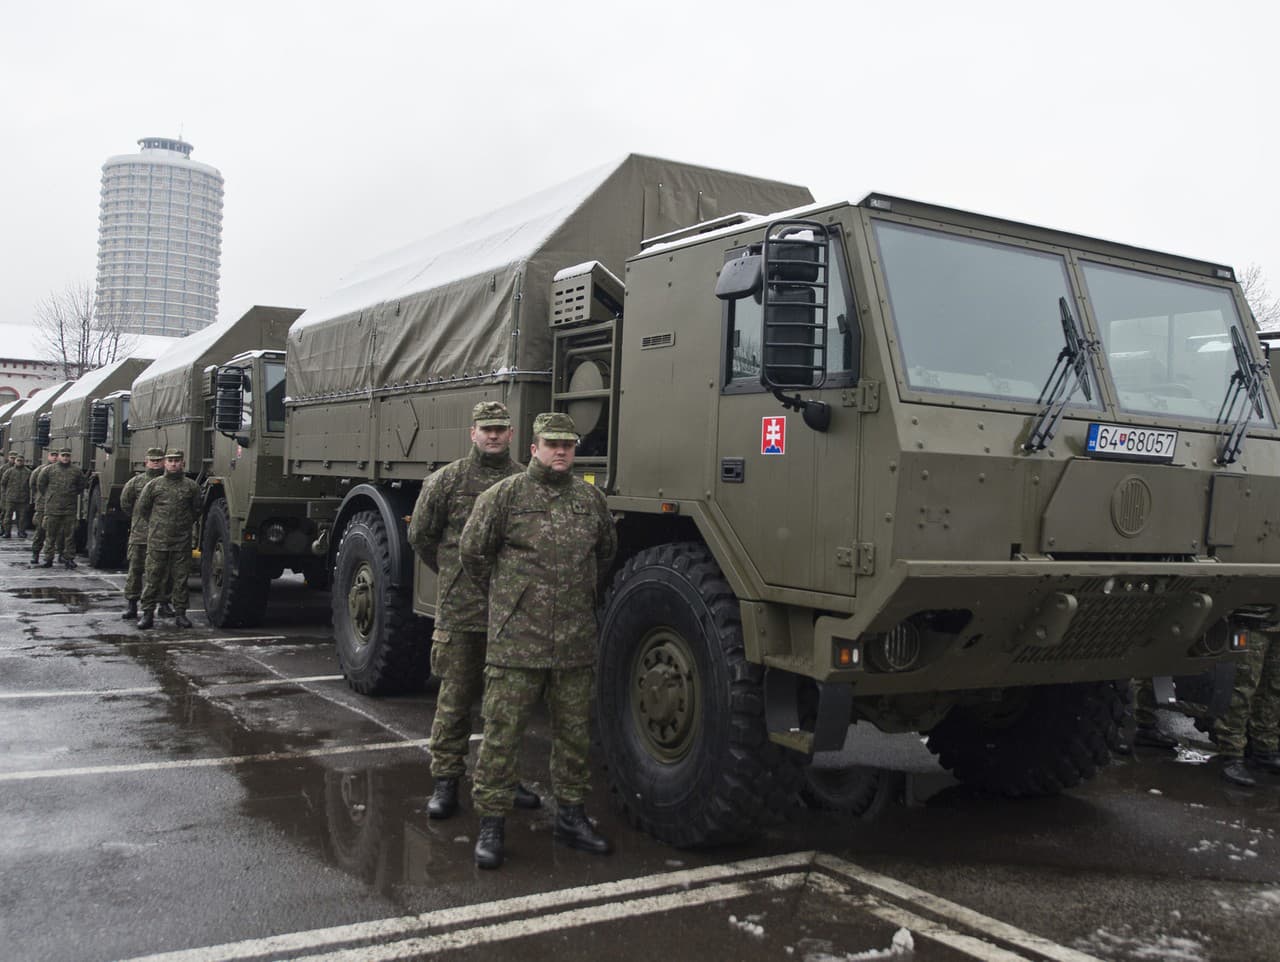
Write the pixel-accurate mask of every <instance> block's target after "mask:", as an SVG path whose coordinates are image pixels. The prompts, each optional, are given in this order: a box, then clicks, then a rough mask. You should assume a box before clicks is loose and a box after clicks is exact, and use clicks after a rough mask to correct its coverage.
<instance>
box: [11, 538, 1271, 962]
mask: <svg viewBox="0 0 1280 962" xmlns="http://www.w3.org/2000/svg"><path fill="white" fill-rule="evenodd" d="M28 550H29V549H28V542H21V541H0V746H2V750H0V959H3V960H41V962H57V960H106V959H138V958H149V959H156V958H162V959H166V960H173V962H195V960H213V959H294V958H305V959H309V960H315V959H326V960H337V959H350V960H380V959H412V958H420V957H432V956H436V955H444V956H446V957H448V958H450V959H461V960H480V959H486V960H491V959H495V958H498V959H508V958H509V959H522V960H525V959H528V960H541V959H547V960H552V959H554V960H556V962H574V960H579V959H581V960H594V959H597V958H601V957H607V958H609V959H611V960H617V962H623V960H632V959H635V960H651V959H663V960H667V962H675V960H683V959H745V960H757V959H760V960H764V959H777V960H792V959H794V960H808V962H834V960H850V959H872V958H895V959H902V960H916V959H919V960H952V959H955V960H962V959H984V960H1014V959H1053V960H1064V962H1084V960H1087V959H1090V958H1097V959H1135V960H1136V959H1143V960H1150V959H1159V960H1166V959H1167V960H1176V962H1195V960H1215V962H1228V960H1238V962H1255V960H1274V959H1280V840H1278V839H1277V832H1280V778H1276V777H1269V776H1259V777H1260V781H1261V784H1260V786H1259V787H1258V788H1257V789H1254V790H1249V791H1246V790H1241V789H1235V788H1230V787H1228V786H1226V785H1225V784H1224V783H1223V782H1221V781H1220V779H1219V778H1218V775H1217V771H1216V768H1215V766H1214V764H1213V763H1212V761H1206V760H1205V759H1206V756H1207V755H1208V754H1209V753H1210V752H1211V751H1212V746H1211V745H1210V744H1209V743H1207V742H1205V741H1204V740H1203V739H1202V738H1201V736H1199V735H1198V734H1197V733H1196V732H1195V731H1194V730H1193V729H1192V728H1191V726H1190V725H1189V723H1187V722H1186V720H1185V719H1182V718H1179V717H1176V716H1172V715H1167V716H1165V717H1164V719H1163V721H1164V722H1165V723H1166V724H1167V725H1168V726H1169V728H1170V730H1174V731H1176V732H1177V733H1178V734H1179V735H1180V736H1181V737H1182V738H1183V740H1184V745H1185V746H1186V749H1185V750H1184V751H1183V752H1182V753H1181V754H1180V755H1178V756H1175V755H1174V754H1173V753H1165V752H1156V751H1151V750H1146V749H1139V750H1138V753H1137V754H1136V755H1135V756H1133V757H1132V758H1127V759H1118V760H1117V761H1116V763H1115V764H1113V765H1112V766H1111V767H1110V768H1109V769H1107V770H1106V771H1105V772H1103V773H1102V774H1101V775H1100V776H1099V777H1098V778H1097V779H1095V780H1094V781H1092V782H1090V783H1089V784H1088V785H1086V786H1084V787H1082V788H1080V789H1077V790H1075V791H1073V792H1071V793H1069V794H1067V795H1064V796H1062V797H1059V798H1053V799H1042V800H1035V801H1021V802H1014V801H1007V800H1003V799H991V798H982V797H978V796H976V795H974V794H973V793H970V792H968V791H967V790H965V789H963V788H962V787H960V786H958V785H955V784H954V783H953V782H951V780H950V779H949V778H948V777H947V776H946V775H945V773H942V772H940V770H939V769H938V768H937V767H936V765H935V764H934V763H933V760H932V758H931V756H929V754H928V752H927V751H926V750H925V749H924V748H923V746H921V744H920V742H919V739H917V738H915V737H914V736H896V737H893V738H888V737H884V736H878V735H875V734H874V733H868V732H864V731H863V730H862V728H861V727H859V728H855V729H854V730H853V731H852V732H851V737H850V741H849V743H848V744H847V745H846V751H845V753H844V755H843V756H842V757H839V758H831V757H824V758H822V759H820V760H819V761H820V763H822V764H833V763H838V762H840V761H846V762H847V761H856V762H858V763H860V764H865V765H875V766H880V767H881V769H882V770H881V773H880V774H879V775H877V776H876V784H878V785H879V791H878V794H877V798H876V801H875V802H874V803H873V804H872V805H871V806H870V807H871V811H870V812H869V813H868V814H867V816H866V817H861V818H859V817H854V816H851V815H847V814H840V813H835V812H829V811H815V810H801V811H799V812H798V813H797V815H796V817H795V819H794V820H793V821H791V822H790V823H789V824H787V825H785V826H782V827H780V828H777V829H773V830H770V831H769V832H768V833H767V834H766V835H765V836H764V837H763V838H761V839H760V840H759V841H757V842H756V843H754V844H751V845H745V846H739V847H735V848H729V849H717V850H712V851H678V850H675V849H671V848H669V847H667V846H665V845H662V844H659V843H657V842H655V841H653V840H652V839H649V838H647V837H645V836H643V835H640V834H638V833H636V832H634V831H633V830H631V829H630V828H629V827H628V826H627V825H626V824H625V823H623V822H621V821H620V820H619V819H618V817H617V816H616V815H614V814H613V813H612V812H611V811H610V809H609V806H608V801H607V797H606V795H607V793H606V791H605V788H604V784H603V776H602V775H598V777H597V785H596V793H595V796H596V797H595V798H594V799H593V801H592V804H591V805H590V806H589V811H591V812H592V813H593V814H595V815H596V816H598V817H599V821H600V825H601V829H602V830H603V831H604V833H605V834H607V835H608V836H610V837H611V838H612V839H613V840H614V842H615V844H616V847H617V852H616V854H614V855H613V856H611V857H607V858H600V857H593V856H590V855H585V854H582V853H578V852H573V851H569V850H567V849H564V848H561V847H558V846H556V845H554V844H553V843H552V841H551V833H550V824H551V818H552V813H551V811H550V810H548V809H546V808H544V809H543V810H541V811H538V812H534V813H518V814H516V815H513V816H512V818H511V819H509V820H508V861H507V864H506V865H505V866H504V867H503V868H502V869H501V870H500V871H498V872H479V871H478V870H476V869H475V868H474V866H473V864H472V857H471V848H472V844H473V842H474V835H475V830H476V822H475V818H474V816H473V814H472V813H471V812H470V810H469V805H468V806H467V810H465V811H464V813H463V814H461V815H460V816H458V817H457V818H455V819H452V820H449V821H446V822H432V821H430V820H428V819H427V818H426V817H425V815H423V814H421V812H420V809H421V807H422V805H423V804H424V803H425V801H426V798H427V796H428V795H429V794H430V790H431V784H430V777H429V774H428V772H427V756H426V753H425V739H426V737H427V734H428V732H429V728H430V721H431V710H432V699H433V696H432V694H431V693H430V692H428V693H424V694H420V695H414V696H403V697H397V698H387V699H369V698H364V697H361V696H359V695H356V694H354V693H353V692H351V691H350V690H349V689H348V688H347V687H346V685H345V684H344V683H343V681H342V680H341V678H340V677H338V671H337V664H336V659H335V657H334V654H333V648H332V643H331V641H330V639H329V637H328V621H329V614H328V596H327V595H325V594H323V593H317V592H311V591H308V590H306V589H305V587H304V586H303V585H302V584H301V581H300V579H282V580H281V581H277V582H276V584H275V586H274V588H273V592H272V598H271V601H270V604H269V607H268V610H267V613H266V618H265V621H264V623H263V624H262V625H261V626H259V627H258V628H255V629H253V630H243V631H220V630H216V629H212V628H210V627H209V626H208V624H207V622H205V620H204V618H203V613H202V612H201V611H199V610H198V609H199V608H200V604H201V603H200V600H199V597H200V596H199V585H198V582H197V580H196V579H193V580H192V582H191V585H192V613H191V614H192V619H193V620H194V621H195V622H196V628H194V629H192V630H190V631H185V632H180V631H176V630H174V628H173V626H172V623H171V622H165V621H159V622H158V625H157V628H156V629H155V630H153V631H149V632H142V631H138V630H137V628H136V627H134V626H133V625H132V624H131V623H129V622H125V621H123V620H122V619H121V618H120V611H121V610H122V608H123V603H122V601H121V597H120V587H121V585H122V584H123V574H122V573H120V572H100V571H95V570H93V569H90V568H88V567H87V566H86V565H85V564H83V563H82V564H81V567H80V568H78V569H77V570H75V571H66V570H63V569H61V568H53V569H40V568H30V567H29V566H28V565H27V564H26V560H27V559H28V553H27V552H28ZM547 752H548V745H547V740H546V734H545V722H544V721H542V720H539V722H538V724H537V727H536V729H535V731H534V732H533V733H532V734H531V737H530V739H529V741H528V744H527V748H526V758H525V762H524V766H523V770H524V773H525V778H524V780H525V782H526V784H529V785H531V786H532V787H534V788H535V789H537V790H539V791H541V792H543V793H545V792H546V791H547V789H548V786H547V776H546V771H547Z"/></svg>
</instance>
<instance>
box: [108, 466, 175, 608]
mask: <svg viewBox="0 0 1280 962" xmlns="http://www.w3.org/2000/svg"><path fill="white" fill-rule="evenodd" d="M145 464H146V470H145V471H142V472H139V473H138V474H135V475H134V476H133V477H132V478H130V479H129V480H128V481H126V482H125V485H124V489H123V490H122V491H121V492H120V510H121V511H123V512H124V514H125V517H127V518H128V519H129V573H128V574H127V575H125V579H124V599H125V602H126V603H127V604H128V607H127V608H126V609H125V612H124V614H123V615H121V616H120V617H122V618H124V619H125V620H127V621H136V620H137V619H138V599H139V598H141V597H142V575H143V572H144V571H145V570H146V565H147V523H146V522H145V521H143V520H142V519H141V518H136V517H134V514H133V509H134V508H135V507H136V506H137V503H138V498H139V496H140V495H141V494H142V489H143V488H144V487H146V485H147V482H148V481H150V480H152V479H153V478H158V477H160V475H162V474H164V449H163V448H147V458H146V461H145ZM161 591H162V593H163V588H162V589H161ZM171 593H172V592H171ZM167 607H168V602H161V608H160V614H161V616H164V617H168V616H169V615H171V614H172V611H171V610H170V611H166V610H165V609H166V608H167Z"/></svg>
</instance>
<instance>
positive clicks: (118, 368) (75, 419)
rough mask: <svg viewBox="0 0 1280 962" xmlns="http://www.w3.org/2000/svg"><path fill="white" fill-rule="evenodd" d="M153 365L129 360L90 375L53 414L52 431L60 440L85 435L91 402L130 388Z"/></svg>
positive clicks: (75, 385)
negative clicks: (75, 435) (70, 435)
mask: <svg viewBox="0 0 1280 962" xmlns="http://www.w3.org/2000/svg"><path fill="white" fill-rule="evenodd" d="M150 363H151V359H150V358H145V357H125V358H121V359H120V360H118V361H113V362H112V363H110V364H108V365H107V366H106V367H100V368H98V369H97V370H93V371H88V372H86V373H85V374H84V375H83V376H81V377H80V378H79V380H77V381H76V382H75V383H73V384H72V385H71V387H69V388H67V390H66V393H64V394H63V395H62V397H60V398H58V400H56V401H54V402H53V407H52V408H51V409H50V410H49V428H50V430H51V431H52V432H53V434H54V435H55V436H56V437H66V436H68V435H69V434H78V433H83V431H84V430H86V429H87V428H88V418H89V402H90V401H92V400H94V399H95V398H100V397H106V396H107V395H108V394H110V393H111V392H112V391H119V390H121V389H123V388H127V387H128V386H129V385H130V384H132V383H133V379H134V378H135V377H137V376H138V375H139V374H141V373H142V371H143V370H145V369H146V367H147V365H148V364H150Z"/></svg>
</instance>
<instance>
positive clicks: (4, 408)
mask: <svg viewBox="0 0 1280 962" xmlns="http://www.w3.org/2000/svg"><path fill="white" fill-rule="evenodd" d="M24 400H25V399H24V398H20V397H18V398H14V399H13V400H12V401H7V402H5V403H4V404H0V424H4V423H5V422H6V421H8V420H9V416H10V415H12V414H13V413H14V412H15V411H16V410H18V408H20V407H22V403H23V401H24Z"/></svg>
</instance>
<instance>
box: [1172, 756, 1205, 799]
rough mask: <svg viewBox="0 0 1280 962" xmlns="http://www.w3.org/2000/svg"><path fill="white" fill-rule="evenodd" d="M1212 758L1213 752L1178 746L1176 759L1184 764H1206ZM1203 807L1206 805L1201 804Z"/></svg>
mask: <svg viewBox="0 0 1280 962" xmlns="http://www.w3.org/2000/svg"><path fill="white" fill-rule="evenodd" d="M1211 758H1213V752H1198V751H1196V750H1195V749H1194V748H1183V747H1181V746H1179V747H1178V756H1177V757H1176V758H1175V759H1174V761H1176V762H1182V764H1184V765H1204V764H1205V763H1207V762H1208V761H1209V760H1210V759H1211ZM1200 807H1201V808H1203V807H1204V806H1203V805H1202V806H1200Z"/></svg>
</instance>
